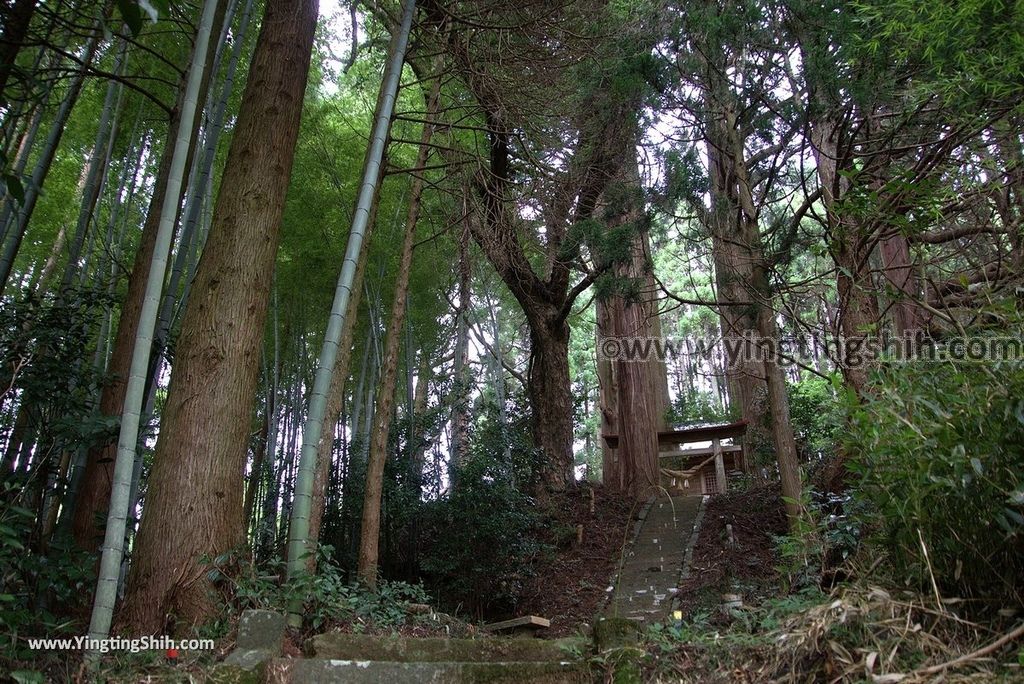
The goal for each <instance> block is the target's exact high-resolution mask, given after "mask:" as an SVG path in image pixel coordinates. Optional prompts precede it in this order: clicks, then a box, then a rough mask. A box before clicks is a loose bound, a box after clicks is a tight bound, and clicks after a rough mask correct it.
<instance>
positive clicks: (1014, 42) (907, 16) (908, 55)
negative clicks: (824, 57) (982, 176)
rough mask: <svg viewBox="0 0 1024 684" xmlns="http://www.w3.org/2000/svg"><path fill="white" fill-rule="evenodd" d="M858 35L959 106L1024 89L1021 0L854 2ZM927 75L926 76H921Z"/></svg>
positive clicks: (1014, 94) (1023, 8)
mask: <svg viewBox="0 0 1024 684" xmlns="http://www.w3.org/2000/svg"><path fill="white" fill-rule="evenodd" d="M855 7H856V9H857V14H858V20H859V23H860V26H859V27H858V29H859V30H858V31H857V33H858V34H859V35H858V37H859V38H860V40H861V41H862V42H863V44H864V47H865V48H866V49H867V51H869V53H871V54H875V53H880V52H884V53H888V54H889V56H890V57H895V58H896V59H897V60H899V61H901V62H903V63H904V64H906V65H908V66H909V67H911V68H914V69H916V70H918V71H920V72H922V73H921V77H919V80H920V81H923V82H924V83H926V84H927V86H926V87H927V88H928V89H930V90H931V91H932V92H934V91H935V89H939V90H940V91H941V92H942V94H943V95H945V96H946V97H948V98H950V99H951V100H953V101H956V102H959V103H960V104H961V105H964V104H967V103H968V102H970V101H972V100H974V101H976V98H980V97H996V98H1001V99H1002V98H1005V99H1013V98H1020V96H1021V94H1022V92H1024V90H1022V89H1024V5H1022V3H1021V2H1019V1H1018V0H1011V1H1010V2H1005V1H1004V0H968V1H966V2H965V1H964V0H932V2H927V3H922V2H913V1H912V0H898V1H896V2H890V1H886V2H876V1H872V0H863V1H861V2H857V3H856V4H855ZM922 77H923V78H922Z"/></svg>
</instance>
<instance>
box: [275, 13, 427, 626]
mask: <svg viewBox="0 0 1024 684" xmlns="http://www.w3.org/2000/svg"><path fill="white" fill-rule="evenodd" d="M415 12H416V0H405V3H404V9H403V13H402V24H401V27H400V28H399V30H398V32H397V33H396V34H395V36H394V38H393V39H392V44H391V52H390V58H389V60H388V68H387V71H386V72H385V76H384V81H383V83H382V84H381V89H382V92H383V93H384V96H383V97H382V98H381V100H380V107H379V108H378V111H377V116H376V121H375V123H374V127H373V136H372V137H371V143H370V150H369V153H368V154H367V155H366V164H365V166H364V168H363V180H362V183H361V185H360V190H359V199H358V201H357V202H356V210H355V212H354V214H353V216H352V228H351V230H350V232H349V237H348V245H347V247H346V249H345V261H344V263H343V265H342V269H341V274H340V275H339V277H338V285H337V288H336V289H335V293H334V303H333V305H332V306H331V315H330V319H329V321H328V324H327V332H326V333H325V335H324V344H323V348H322V349H321V352H320V358H319V361H318V365H317V371H316V377H315V379H314V382H313V391H312V394H311V395H310V400H309V415H308V416H307V418H306V426H305V429H304V430H303V436H302V454H301V456H300V460H299V473H298V477H297V478H296V486H295V499H294V503H293V506H292V523H291V526H290V536H289V542H288V577H289V579H292V578H295V577H297V576H298V575H300V574H302V573H303V572H304V571H305V567H306V566H305V556H306V554H307V553H308V552H309V551H310V549H308V548H307V544H306V542H307V540H308V539H309V512H310V508H311V500H312V492H313V478H314V473H315V470H316V455H317V445H318V444H319V443H320V433H321V430H322V428H323V420H324V413H325V409H326V404H327V393H328V392H329V390H330V386H331V375H332V374H333V372H334V363H335V360H336V359H337V356H338V346H339V343H340V341H341V333H342V329H343V328H344V327H345V316H346V314H347V310H348V301H349V298H350V296H351V294H352V282H353V279H354V278H355V271H356V264H357V262H358V260H359V252H360V251H361V249H362V243H363V238H364V236H365V233H366V226H367V223H368V219H369V216H370V212H371V210H372V207H373V198H374V196H375V195H376V194H377V186H378V184H379V181H380V176H381V160H382V158H383V156H384V147H385V145H386V144H387V136H388V130H389V129H390V127H391V115H392V113H393V112H394V108H395V99H396V98H397V96H398V82H399V80H400V77H401V75H402V65H403V63H404V62H405V51H406V49H407V47H408V45H409V32H410V30H411V29H412V19H413V15H414V14H415ZM300 610H301V602H298V603H295V604H293V605H292V606H290V612H289V616H288V621H289V623H291V624H293V625H301V623H302V615H301V613H300Z"/></svg>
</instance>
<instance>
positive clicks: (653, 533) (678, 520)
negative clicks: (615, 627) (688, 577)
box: [605, 496, 702, 624]
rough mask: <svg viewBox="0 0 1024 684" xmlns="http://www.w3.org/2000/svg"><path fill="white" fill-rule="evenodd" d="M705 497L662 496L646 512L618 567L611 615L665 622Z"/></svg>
mask: <svg viewBox="0 0 1024 684" xmlns="http://www.w3.org/2000/svg"><path fill="white" fill-rule="evenodd" d="M701 502H702V499H701V497H699V496H675V497H671V498H669V497H664V496H663V497H657V498H655V499H652V500H651V501H650V502H649V503H648V504H647V506H646V507H645V509H644V510H643V511H642V512H641V514H640V516H639V520H638V521H637V526H636V529H635V531H634V535H633V540H632V543H631V544H630V545H629V547H628V548H627V549H626V554H625V557H624V558H623V559H622V565H621V567H620V568H619V573H618V577H617V580H616V583H615V587H614V594H613V595H612V597H611V600H610V601H609V603H608V606H607V608H606V609H605V615H606V616H607V617H621V618H626V619H629V620H634V621H636V622H638V623H641V624H652V623H655V622H665V621H666V620H667V619H668V617H669V615H670V612H671V607H672V604H673V601H674V600H675V594H676V592H677V591H678V589H677V587H678V586H679V579H680V573H681V572H683V571H684V570H685V568H686V567H687V565H688V563H689V558H688V555H689V554H690V553H692V546H693V544H694V542H695V541H696V536H695V532H696V530H697V526H698V520H699V518H700V510H701Z"/></svg>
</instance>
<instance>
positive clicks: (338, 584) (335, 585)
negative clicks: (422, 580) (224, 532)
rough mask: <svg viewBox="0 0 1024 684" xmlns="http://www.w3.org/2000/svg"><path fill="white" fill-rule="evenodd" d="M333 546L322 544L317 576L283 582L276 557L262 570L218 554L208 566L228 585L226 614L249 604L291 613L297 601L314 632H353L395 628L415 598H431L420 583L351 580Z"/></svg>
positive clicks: (217, 579) (420, 600) (214, 576)
mask: <svg viewBox="0 0 1024 684" xmlns="http://www.w3.org/2000/svg"><path fill="white" fill-rule="evenodd" d="M332 555H333V549H332V548H331V547H330V546H326V545H324V546H321V547H320V549H319V558H318V563H317V572H316V574H315V575H302V576H299V577H297V578H294V579H292V580H289V581H288V582H281V579H280V578H281V577H282V576H283V571H284V563H283V562H282V561H275V562H272V563H271V564H269V566H268V567H266V568H262V569H258V568H255V567H254V566H252V565H249V564H246V565H241V566H239V565H237V564H236V563H235V562H234V559H233V557H232V556H231V554H225V555H224V556H222V557H219V558H218V559H216V560H215V561H214V562H213V563H212V565H213V568H212V569H211V570H210V571H209V573H210V578H211V579H212V580H213V581H214V582H215V584H221V585H225V584H228V585H230V591H228V592H225V594H226V595H227V596H229V600H228V601H227V603H226V605H225V617H226V616H229V615H232V614H238V613H240V612H241V611H242V610H245V609H247V608H258V609H268V610H276V611H279V612H287V611H288V609H289V606H291V605H293V602H298V603H299V604H300V605H302V614H303V616H304V618H305V623H306V626H307V627H309V628H311V629H312V630H313V631H323V630H324V629H326V628H328V627H332V626H337V625H340V624H347V625H349V626H350V627H351V629H352V630H353V631H355V632H361V631H364V630H373V631H389V630H394V629H396V628H398V627H400V626H402V625H403V624H405V622H406V621H407V619H408V617H409V612H408V610H407V608H408V606H409V604H411V603H429V602H430V597H429V596H427V593H426V591H425V590H424V589H423V587H422V586H419V585H415V584H408V583H406V582H397V581H388V580H380V581H378V583H377V588H376V589H368V588H366V587H365V586H363V585H361V584H357V583H353V582H351V581H350V580H349V579H348V578H347V577H346V576H345V573H344V572H343V571H342V570H341V568H339V567H338V566H337V565H336V564H335V563H334V562H333V559H332Z"/></svg>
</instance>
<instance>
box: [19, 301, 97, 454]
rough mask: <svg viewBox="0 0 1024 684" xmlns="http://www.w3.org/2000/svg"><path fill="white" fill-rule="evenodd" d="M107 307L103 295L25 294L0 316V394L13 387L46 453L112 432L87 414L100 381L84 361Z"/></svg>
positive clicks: (90, 441)
mask: <svg viewBox="0 0 1024 684" xmlns="http://www.w3.org/2000/svg"><path fill="white" fill-rule="evenodd" d="M109 305H110V301H109V298H108V297H106V296H105V295H103V294H98V293H96V292H93V291H89V290H83V291H76V290H68V291H66V292H64V293H63V294H62V295H61V296H59V297H51V296H47V297H45V298H37V297H35V296H31V295H30V296H28V297H26V298H25V299H19V300H17V301H15V302H13V303H12V304H10V305H9V306H7V307H5V308H4V309H3V311H2V312H0V367H2V368H3V369H4V371H3V375H2V377H0V382H2V384H3V387H2V388H0V391H3V390H7V389H8V388H13V389H14V392H13V393H12V396H15V395H16V397H17V401H18V406H19V407H27V408H28V410H30V411H31V413H32V415H33V416H34V417H35V419H36V420H37V421H38V422H37V423H36V426H37V427H38V429H39V435H40V443H41V444H43V445H45V447H46V448H48V449H51V450H60V449H72V450H73V449H75V448H78V447H89V446H91V445H92V444H94V443H97V442H99V441H102V440H106V439H108V438H109V437H110V436H111V434H116V432H115V430H116V425H114V424H113V423H112V421H110V420H109V419H105V418H101V417H98V416H96V415H94V413H93V410H92V398H93V396H94V394H95V392H96V390H97V388H98V386H99V384H100V383H101V382H102V377H101V376H100V375H99V374H98V373H97V372H96V371H95V370H94V369H93V368H92V366H91V365H90V364H89V362H88V360H87V358H84V352H85V350H88V349H89V347H90V339H91V337H92V331H93V329H94V327H95V326H96V324H97V322H98V318H99V316H101V315H102V314H103V311H104V309H105V308H106V307H107V306H109ZM5 398H10V397H5Z"/></svg>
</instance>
